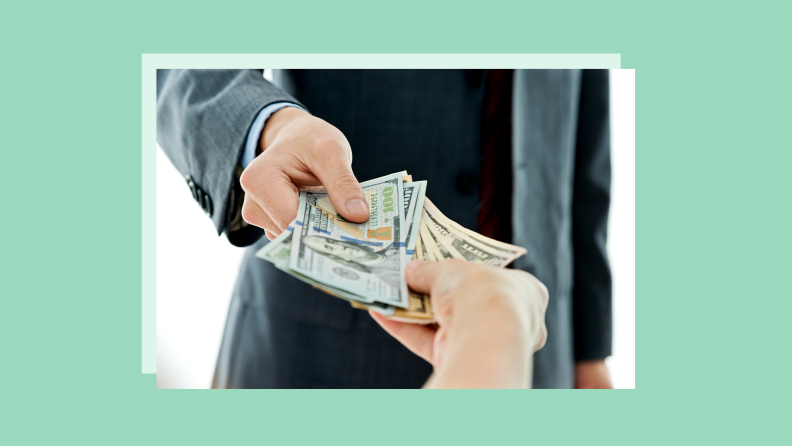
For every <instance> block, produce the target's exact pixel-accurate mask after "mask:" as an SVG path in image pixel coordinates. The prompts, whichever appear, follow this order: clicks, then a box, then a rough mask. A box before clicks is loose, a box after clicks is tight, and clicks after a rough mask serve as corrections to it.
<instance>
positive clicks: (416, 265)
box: [407, 259, 426, 269]
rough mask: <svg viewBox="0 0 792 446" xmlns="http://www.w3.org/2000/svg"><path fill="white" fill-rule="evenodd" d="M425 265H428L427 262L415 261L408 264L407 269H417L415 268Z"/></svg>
mask: <svg viewBox="0 0 792 446" xmlns="http://www.w3.org/2000/svg"><path fill="white" fill-rule="evenodd" d="M424 263H426V260H421V259H415V260H413V261H412V262H410V263H408V264H407V269H415V268H417V267H419V266H421V265H423V264H424Z"/></svg>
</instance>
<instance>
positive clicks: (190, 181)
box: [185, 177, 198, 201]
mask: <svg viewBox="0 0 792 446" xmlns="http://www.w3.org/2000/svg"><path fill="white" fill-rule="evenodd" d="M185 180H186V181H187V186H189V187H190V193H192V197H193V200H196V201H197V200H198V191H197V190H196V189H197V188H196V186H195V182H193V179H192V177H185Z"/></svg>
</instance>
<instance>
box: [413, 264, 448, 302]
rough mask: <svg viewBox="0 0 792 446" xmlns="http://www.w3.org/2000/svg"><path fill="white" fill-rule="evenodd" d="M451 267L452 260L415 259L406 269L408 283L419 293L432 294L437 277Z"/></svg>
mask: <svg viewBox="0 0 792 446" xmlns="http://www.w3.org/2000/svg"><path fill="white" fill-rule="evenodd" d="M449 267H450V268H453V261H452V260H448V261H445V262H427V261H425V260H413V261H412V262H410V263H408V264H407V268H406V270H405V277H406V279H407V285H409V286H410V288H412V289H413V291H416V292H418V293H424V294H431V292H432V286H433V284H434V283H435V281H436V280H437V277H438V276H439V275H440V274H441V273H442V272H443V271H445V270H447V269H448V268H449Z"/></svg>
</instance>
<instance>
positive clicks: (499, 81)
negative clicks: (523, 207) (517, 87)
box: [476, 70, 514, 243]
mask: <svg viewBox="0 0 792 446" xmlns="http://www.w3.org/2000/svg"><path fill="white" fill-rule="evenodd" d="M513 79H514V70H489V71H488V72H487V77H486V79H485V81H484V101H483V104H482V105H483V107H482V121H481V167H480V176H479V204H478V218H477V220H476V226H477V227H478V232H479V233H480V234H482V235H485V236H487V237H490V238H493V239H495V240H499V241H502V242H506V243H511V238H512V222H511V216H512V187H513V185H512V159H511V145H512V82H513Z"/></svg>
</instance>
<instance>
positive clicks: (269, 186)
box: [239, 107, 369, 240]
mask: <svg viewBox="0 0 792 446" xmlns="http://www.w3.org/2000/svg"><path fill="white" fill-rule="evenodd" d="M259 147H260V149H261V155H259V156H257V157H256V158H255V159H254V160H253V162H251V163H250V165H249V166H248V167H247V168H246V169H245V171H244V172H243V173H242V176H241V177H240V179H239V180H240V184H241V185H242V189H243V190H244V191H245V201H244V203H243V205H242V218H244V219H245V221H247V222H248V223H250V224H252V225H255V226H258V227H260V228H263V229H264V231H266V234H267V238H269V239H270V240H272V239H274V238H275V237H277V236H278V235H279V234H280V233H281V232H283V231H284V230H285V229H286V227H287V226H288V225H289V223H291V222H292V220H294V218H295V217H296V216H297V207H298V206H299V202H300V190H302V189H319V188H321V187H324V188H325V189H326V190H327V194H328V196H329V198H330V201H331V203H333V207H334V208H335V209H336V210H337V211H338V213H340V214H341V216H342V217H344V218H345V219H347V220H349V221H352V222H356V223H361V222H364V221H366V220H367V219H368V217H369V212H368V204H367V203H366V199H365V196H364V195H363V190H362V189H361V187H360V184H359V183H358V181H357V179H356V178H355V175H354V174H353V173H352V149H351V148H350V146H349V142H348V141H347V139H346V137H345V136H344V134H343V133H341V131H340V130H338V129H337V128H335V127H333V126H332V125H330V124H328V123H327V122H325V121H323V120H321V119H319V118H316V117H314V116H311V115H310V114H309V113H307V112H304V111H302V110H300V109H298V108H294V107H286V108H283V109H280V110H278V111H277V112H275V113H274V114H273V115H272V116H270V118H269V119H268V120H267V124H266V126H265V127H264V130H263V131H262V133H261V139H260V141H259Z"/></svg>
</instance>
